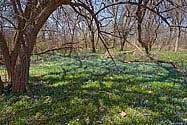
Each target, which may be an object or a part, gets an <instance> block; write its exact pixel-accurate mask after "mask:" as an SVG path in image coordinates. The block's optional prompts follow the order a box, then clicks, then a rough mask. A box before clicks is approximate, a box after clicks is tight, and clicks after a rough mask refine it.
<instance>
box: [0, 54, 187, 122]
mask: <svg viewBox="0 0 187 125" xmlns="http://www.w3.org/2000/svg"><path fill="white" fill-rule="evenodd" d="M116 64H117V65H115V64H114V63H113V62H112V61H111V60H104V59H97V58H95V59H91V60H90V59H88V60H82V61H80V60H78V59H73V58H62V57H60V56H53V57H51V58H50V59H47V60H45V61H44V62H43V63H41V64H36V65H33V66H32V68H31V71H30V72H31V78H30V82H31V83H32V84H31V86H32V90H33V93H34V95H35V99H34V100H33V99H30V98H29V97H27V96H26V95H25V94H22V95H19V96H18V95H4V96H2V97H1V98H0V101H1V102H0V124H3V123H4V124H5V123H8V122H10V124H106V125H108V124H137V125H140V124H142V125H145V124H151V125H152V124H187V79H186V74H182V73H180V72H178V71H176V70H174V69H172V68H171V67H170V66H169V65H157V64H148V63H134V64H124V63H120V62H116Z"/></svg>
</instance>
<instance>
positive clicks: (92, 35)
mask: <svg viewBox="0 0 187 125" xmlns="http://www.w3.org/2000/svg"><path fill="white" fill-rule="evenodd" d="M94 37H95V35H94V31H93V29H92V30H91V43H92V52H93V53H96V48H95V39H94Z"/></svg>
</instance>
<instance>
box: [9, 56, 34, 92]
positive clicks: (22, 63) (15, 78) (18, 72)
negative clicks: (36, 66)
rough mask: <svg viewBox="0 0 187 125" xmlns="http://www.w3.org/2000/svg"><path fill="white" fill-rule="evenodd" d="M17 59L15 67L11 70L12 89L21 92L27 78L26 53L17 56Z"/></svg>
mask: <svg viewBox="0 0 187 125" xmlns="http://www.w3.org/2000/svg"><path fill="white" fill-rule="evenodd" d="M19 58H20V59H19V61H18V62H17V64H16V65H15V69H14V71H13V72H12V76H11V78H12V81H11V82H12V91H13V92H23V91H25V90H26V87H27V83H28V80H29V63H30V62H29V59H28V55H26V54H25V53H23V54H22V55H20V57H19Z"/></svg>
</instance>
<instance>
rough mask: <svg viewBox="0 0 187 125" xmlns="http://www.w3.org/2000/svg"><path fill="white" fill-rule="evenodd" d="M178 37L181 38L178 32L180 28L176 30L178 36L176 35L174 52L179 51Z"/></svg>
mask: <svg viewBox="0 0 187 125" xmlns="http://www.w3.org/2000/svg"><path fill="white" fill-rule="evenodd" d="M180 36H181V31H180V27H179V28H178V35H177V39H176V42H175V52H177V51H178V49H179V40H180Z"/></svg>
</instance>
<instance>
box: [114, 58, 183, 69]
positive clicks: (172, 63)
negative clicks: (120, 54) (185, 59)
mask: <svg viewBox="0 0 187 125" xmlns="http://www.w3.org/2000/svg"><path fill="white" fill-rule="evenodd" d="M117 60H118V61H120V62H124V63H135V62H145V63H157V64H160V63H165V64H170V65H171V66H172V67H173V68H176V69H179V68H180V67H179V65H177V64H176V63H175V62H173V61H171V60H170V61H164V60H159V59H146V60H121V59H117Z"/></svg>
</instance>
